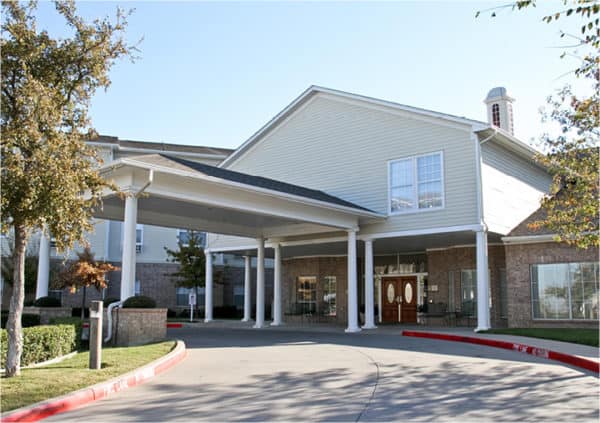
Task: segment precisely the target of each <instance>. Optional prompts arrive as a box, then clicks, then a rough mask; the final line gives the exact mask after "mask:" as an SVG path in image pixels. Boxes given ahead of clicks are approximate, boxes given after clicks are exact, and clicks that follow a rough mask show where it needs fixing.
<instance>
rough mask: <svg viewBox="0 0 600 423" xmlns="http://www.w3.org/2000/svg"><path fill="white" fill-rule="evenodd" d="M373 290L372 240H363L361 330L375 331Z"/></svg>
mask: <svg viewBox="0 0 600 423" xmlns="http://www.w3.org/2000/svg"><path fill="white" fill-rule="evenodd" d="M373 291H374V288H373V240H371V239H367V240H365V324H364V326H363V329H376V328H377V326H375V301H374V297H375V295H374V292H373Z"/></svg>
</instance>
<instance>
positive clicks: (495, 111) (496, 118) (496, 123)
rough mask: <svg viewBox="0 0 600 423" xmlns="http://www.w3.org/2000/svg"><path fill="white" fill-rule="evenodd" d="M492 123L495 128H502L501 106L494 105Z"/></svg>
mask: <svg viewBox="0 0 600 423" xmlns="http://www.w3.org/2000/svg"><path fill="white" fill-rule="evenodd" d="M492 123H493V124H494V126H500V106H498V104H493V105H492Z"/></svg>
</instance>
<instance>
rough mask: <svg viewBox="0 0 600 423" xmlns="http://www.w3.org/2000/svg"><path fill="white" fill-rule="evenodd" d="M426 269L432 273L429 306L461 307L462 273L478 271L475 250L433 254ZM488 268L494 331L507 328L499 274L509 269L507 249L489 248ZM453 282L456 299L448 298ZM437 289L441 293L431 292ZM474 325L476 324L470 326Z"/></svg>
mask: <svg viewBox="0 0 600 423" xmlns="http://www.w3.org/2000/svg"><path fill="white" fill-rule="evenodd" d="M427 268H428V271H429V276H428V286H429V291H428V293H427V295H428V296H427V300H428V302H430V303H431V302H433V303H443V304H445V305H446V306H448V305H449V304H451V302H452V300H453V301H454V309H455V310H459V309H460V307H461V297H460V293H461V291H460V288H461V285H460V283H461V282H460V278H461V270H474V269H476V268H477V260H476V250H475V247H461V248H448V249H444V250H430V251H428V252H427ZM488 268H489V270H490V290H491V296H492V308H491V310H490V323H491V325H492V327H504V326H506V325H507V320H506V319H505V318H502V317H501V316H500V314H501V313H500V301H501V299H500V276H501V275H500V274H501V271H502V270H504V269H505V268H506V263H505V254H504V246H502V245H499V246H495V245H493V246H489V248H488ZM451 278H453V282H454V297H453V299H451V298H449V291H450V289H449V283H450V280H451ZM432 285H437V288H438V291H437V292H432V291H431V286H432ZM470 323H471V324H472V325H475V324H476V322H475V320H472V321H471V322H470Z"/></svg>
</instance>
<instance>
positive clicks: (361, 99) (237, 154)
mask: <svg viewBox="0 0 600 423" xmlns="http://www.w3.org/2000/svg"><path fill="white" fill-rule="evenodd" d="M317 94H321V95H322V96H323V97H325V98H329V99H335V100H338V101H342V100H345V101H346V102H353V103H355V104H358V105H360V106H362V107H369V106H370V108H378V109H379V110H385V111H388V112H390V111H392V112H393V111H396V112H398V111H399V112H404V113H410V114H412V115H413V117H416V116H420V117H422V118H423V117H427V118H433V119H435V120H437V123H438V124H444V123H446V124H447V123H454V124H459V125H467V126H470V127H477V128H479V129H481V130H483V129H486V128H489V127H490V125H489V124H486V123H484V122H480V121H476V120H472V119H466V118H461V117H458V116H453V115H448V114H445V113H440V112H435V111H432V110H427V109H420V108H417V107H411V106H407V105H403V104H399V103H394V102H391V101H386V100H381V99H377V98H373V97H367V96H362V95H359V94H353V93H349V92H345V91H339V90H334V89H331V88H325V87H320V86H316V85H311V86H310V87H308V88H307V89H306V90H304V91H303V92H302V93H301V94H300V95H299V96H298V97H296V98H295V99H294V100H293V101H292V102H291V103H290V104H288V105H287V106H286V107H285V108H284V109H283V110H282V111H281V112H279V113H278V114H277V115H275V116H274V117H273V118H272V119H271V120H269V121H268V122H267V123H266V124H265V125H263V126H262V127H261V128H260V129H259V130H258V131H257V132H255V133H254V134H252V136H251V137H250V138H248V139H247V140H246V141H245V142H244V143H243V144H242V145H241V146H240V147H238V148H237V149H236V150H235V151H234V152H233V153H232V154H231V155H230V156H228V157H227V158H226V159H225V160H224V161H223V162H222V163H221V164H220V165H219V167H223V168H227V167H228V166H230V165H232V164H235V163H236V162H237V161H238V160H239V159H240V158H241V157H243V156H244V155H245V154H246V153H247V152H249V151H251V150H250V149H249V147H251V146H252V144H254V143H255V142H256V141H258V140H259V139H260V138H261V137H263V136H264V135H265V134H266V133H268V132H269V131H271V130H272V128H273V127H274V126H276V125H280V124H281V123H282V122H284V121H285V120H287V119H288V118H289V117H291V116H292V115H293V114H295V113H296V112H297V111H298V110H295V109H296V107H297V106H298V105H299V104H301V103H302V102H304V101H305V100H307V99H309V98H310V97H311V96H313V95H317ZM288 114H289V116H288ZM281 119H285V120H284V121H282V122H280V120H281Z"/></svg>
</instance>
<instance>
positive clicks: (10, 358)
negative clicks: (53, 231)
mask: <svg viewBox="0 0 600 423" xmlns="http://www.w3.org/2000/svg"><path fill="white" fill-rule="evenodd" d="M14 228H15V249H14V254H13V269H14V271H13V292H12V297H11V298H10V309H9V312H8V321H7V323H6V331H7V332H8V354H7V356H6V377H13V376H19V375H20V374H21V354H22V353H23V328H22V327H21V315H22V313H23V302H24V300H25V251H26V248H27V235H28V234H27V229H26V228H25V226H23V225H15V227H14Z"/></svg>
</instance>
